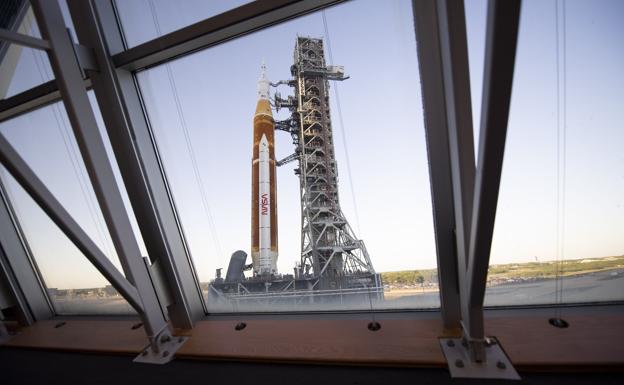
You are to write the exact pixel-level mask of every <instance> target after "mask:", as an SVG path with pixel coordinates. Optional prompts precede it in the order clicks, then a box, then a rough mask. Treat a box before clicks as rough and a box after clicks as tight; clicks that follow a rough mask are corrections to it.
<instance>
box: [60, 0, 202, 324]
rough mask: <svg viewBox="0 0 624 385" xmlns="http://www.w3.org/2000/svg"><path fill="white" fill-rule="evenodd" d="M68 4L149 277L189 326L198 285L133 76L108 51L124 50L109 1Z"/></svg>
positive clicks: (196, 312) (197, 310) (198, 306)
mask: <svg viewBox="0 0 624 385" xmlns="http://www.w3.org/2000/svg"><path fill="white" fill-rule="evenodd" d="M68 6H69V8H70V13H71V15H72V18H73V20H74V25H75V27H76V33H77V35H78V39H79V40H80V42H81V43H83V44H85V45H87V46H89V47H91V48H93V49H94V51H95V60H96V62H97V64H98V67H99V70H98V71H88V73H89V76H90V78H91V82H92V84H93V90H94V92H95V96H96V99H97V101H98V105H99V107H100V110H101V112H102V117H103V119H104V122H105V125H106V128H107V132H108V136H109V138H110V140H111V145H112V148H113V151H114V153H115V156H116V158H117V161H118V162H117V163H118V165H119V169H120V171H121V175H122V178H123V180H124V182H125V185H126V189H127V192H128V196H129V198H130V202H131V204H132V208H133V211H134V213H135V216H136V219H137V223H138V225H139V228H140V230H141V234H142V237H143V240H144V243H145V246H146V248H147V250H148V254H149V256H150V259H151V261H152V264H154V265H157V266H158V267H159V269H158V270H156V271H154V272H153V273H154V276H153V278H154V279H157V280H159V282H160V283H161V285H162V286H165V287H166V292H167V294H168V295H167V296H166V297H169V298H170V300H169V301H167V303H166V305H167V306H168V314H169V316H170V319H171V322H172V325H173V326H174V327H178V328H184V329H189V328H192V327H193V324H194V323H195V322H196V321H197V320H199V319H200V318H202V317H203V316H204V315H205V306H204V303H203V298H202V294H201V289H200V287H199V282H198V280H197V278H196V277H197V274H196V272H195V267H194V264H193V261H192V259H191V257H190V253H189V249H188V246H187V244H186V240H185V238H184V235H183V233H182V227H181V225H180V223H179V221H178V216H177V213H176V209H175V205H174V202H173V199H172V197H171V193H170V191H169V188H168V183H167V179H166V175H165V172H164V169H163V167H162V165H161V161H160V159H159V155H158V151H157V149H156V142H155V140H154V138H153V135H152V132H151V130H150V127H149V125H148V121H147V118H146V116H145V115H144V112H143V106H142V101H141V97H140V92H139V89H138V86H137V84H136V82H135V79H134V75H133V73H132V72H131V71H129V70H126V69H123V68H115V67H114V65H113V63H112V61H111V52H119V51H122V50H123V49H124V46H123V37H122V32H121V31H120V28H119V26H118V24H117V20H116V15H115V13H114V8H113V5H112V2H111V1H108V0H104V1H80V0H78V1H71V0H70V1H68ZM162 300H165V298H163V299H162Z"/></svg>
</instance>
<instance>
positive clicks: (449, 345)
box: [446, 340, 455, 348]
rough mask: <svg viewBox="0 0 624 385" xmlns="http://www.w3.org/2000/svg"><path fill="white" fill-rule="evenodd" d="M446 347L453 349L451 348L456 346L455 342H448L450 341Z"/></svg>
mask: <svg viewBox="0 0 624 385" xmlns="http://www.w3.org/2000/svg"><path fill="white" fill-rule="evenodd" d="M446 346H448V347H451V348H452V347H453V346H455V341H453V340H448V341H446Z"/></svg>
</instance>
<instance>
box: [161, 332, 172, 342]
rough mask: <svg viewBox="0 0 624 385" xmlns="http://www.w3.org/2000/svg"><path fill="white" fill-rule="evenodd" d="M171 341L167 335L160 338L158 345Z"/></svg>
mask: <svg viewBox="0 0 624 385" xmlns="http://www.w3.org/2000/svg"><path fill="white" fill-rule="evenodd" d="M169 341H171V337H169V335H168V334H165V335H163V336H162V337H160V343H161V344H164V343H167V342H169Z"/></svg>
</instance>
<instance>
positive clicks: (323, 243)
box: [272, 37, 378, 289]
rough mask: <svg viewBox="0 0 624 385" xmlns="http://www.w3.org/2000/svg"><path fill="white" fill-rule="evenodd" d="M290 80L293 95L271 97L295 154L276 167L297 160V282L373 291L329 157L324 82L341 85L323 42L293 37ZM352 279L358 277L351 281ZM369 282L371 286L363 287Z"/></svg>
mask: <svg viewBox="0 0 624 385" xmlns="http://www.w3.org/2000/svg"><path fill="white" fill-rule="evenodd" d="M291 73H292V75H293V77H294V79H292V80H287V81H280V82H278V83H275V84H272V85H273V86H277V85H279V84H287V85H289V86H292V87H293V88H294V96H289V97H288V98H286V99H282V98H281V96H280V94H279V93H277V92H276V93H275V107H276V109H278V110H279V108H288V109H289V110H290V111H291V112H292V115H291V116H290V117H289V118H288V119H286V120H283V121H277V122H275V128H276V129H279V130H282V131H287V132H289V133H290V134H291V136H292V138H293V143H294V144H295V152H294V154H292V155H290V156H288V157H286V158H285V159H283V160H281V161H278V162H277V166H281V165H284V164H286V163H289V162H291V161H294V160H297V161H298V163H299V167H298V168H296V169H295V174H297V175H298V176H299V181H300V196H301V218H302V223H301V263H300V264H299V266H298V267H297V268H296V269H295V275H296V277H297V278H304V277H317V278H319V286H320V287H317V288H318V289H336V288H348V287H353V286H355V285H357V286H360V287H361V286H362V285H364V286H367V287H371V286H375V287H376V286H378V278H377V275H376V274H375V271H374V269H373V265H372V264H371V261H370V258H369V256H368V252H367V251H366V247H365V246H364V242H363V241H362V240H360V239H357V238H356V236H355V235H354V233H353V230H352V229H351V226H350V225H349V222H348V221H347V219H346V218H345V216H344V214H343V213H342V210H341V208H340V200H339V196H338V169H337V165H336V157H335V152H334V141H333V127H332V122H331V114H330V107H329V80H345V79H347V78H348V77H345V75H344V69H343V67H342V66H333V65H330V66H328V65H327V64H326V62H325V55H324V52H323V40H322V39H315V38H310V37H297V42H296V45H295V52H294V64H293V65H292V67H291ZM354 278H357V279H356V280H354ZM369 280H370V282H368V281H369Z"/></svg>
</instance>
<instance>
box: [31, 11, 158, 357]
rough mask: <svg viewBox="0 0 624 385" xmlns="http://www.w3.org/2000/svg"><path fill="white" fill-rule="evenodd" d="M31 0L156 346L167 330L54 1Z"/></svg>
mask: <svg viewBox="0 0 624 385" xmlns="http://www.w3.org/2000/svg"><path fill="white" fill-rule="evenodd" d="M32 5H33V9H34V11H35V15H36V18H37V22H38V24H39V28H40V30H41V34H42V36H43V38H44V39H46V40H48V41H49V43H50V47H51V49H50V50H49V51H48V57H49V59H50V63H51V65H52V69H53V71H54V74H55V76H56V79H57V82H58V85H59V89H60V90H61V95H62V97H63V101H64V104H65V108H66V110H67V115H68V117H69V120H70V122H71V124H72V128H73V131H74V135H75V136H76V140H77V142H78V147H79V148H80V152H81V154H82V158H83V160H84V162H85V166H86V168H87V171H88V174H89V178H90V180H91V183H92V185H93V189H94V191H95V195H96V197H97V199H98V202H99V204H100V207H101V209H102V213H103V215H104V219H105V220H106V224H107V226H108V230H109V232H110V234H111V238H112V240H113V244H114V245H115V249H116V251H117V254H118V256H119V259H120V262H121V264H122V266H123V269H124V272H125V274H126V277H127V278H128V280H129V281H130V282H131V283H132V284H134V286H135V287H136V289H137V291H138V293H139V296H140V301H141V303H142V307H143V312H142V313H141V317H142V319H143V323H144V325H145V330H146V332H147V335H148V337H149V338H150V342H152V346H153V347H154V348H155V349H156V351H157V346H158V345H157V343H155V342H156V340H157V339H158V336H159V334H161V333H163V332H166V331H167V322H166V319H165V316H164V314H163V312H162V310H161V307H160V303H159V300H158V297H157V294H156V291H155V289H154V286H153V284H152V281H151V279H150V276H149V272H148V270H147V266H146V265H145V263H144V261H143V258H142V256H141V252H140V250H139V246H138V244H137V240H136V238H135V236H134V232H133V230H132V226H131V225H130V220H129V218H128V215H127V212H126V208H125V207H124V204H123V200H122V198H121V193H120V191H119V187H118V185H117V181H116V180H115V176H114V174H113V170H112V167H111V163H110V160H109V159H108V156H107V154H106V150H105V147H104V143H103V140H102V136H101V134H100V131H99V128H98V126H97V122H96V120H95V115H94V113H93V110H92V109H91V105H90V103H89V98H88V95H87V91H86V89H85V88H84V85H83V79H82V73H81V68H79V66H78V62H77V61H76V57H75V54H74V49H73V43H72V41H71V40H70V37H69V34H68V33H67V30H66V28H65V24H64V21H63V16H62V14H61V9H60V7H59V5H58V3H57V2H56V1H47V0H33V1H32Z"/></svg>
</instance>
